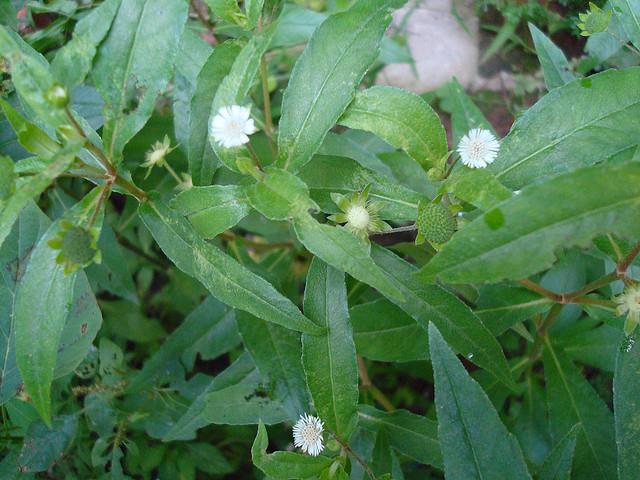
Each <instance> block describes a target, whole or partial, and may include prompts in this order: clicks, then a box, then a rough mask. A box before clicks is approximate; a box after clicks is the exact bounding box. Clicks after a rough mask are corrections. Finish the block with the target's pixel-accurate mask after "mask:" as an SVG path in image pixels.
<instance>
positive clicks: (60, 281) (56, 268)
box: [15, 187, 103, 425]
mask: <svg viewBox="0 0 640 480" xmlns="http://www.w3.org/2000/svg"><path fill="white" fill-rule="evenodd" d="M101 189H102V187H98V188H96V189H94V191H93V192H92V193H90V194H89V195H87V196H86V197H85V198H84V199H83V200H82V201H81V202H80V203H78V204H76V205H75V206H74V207H73V208H72V209H71V210H69V211H67V213H65V214H64V215H63V216H62V217H61V218H60V219H58V220H57V221H56V222H54V223H53V224H52V225H51V226H50V227H49V229H48V230H47V232H46V233H45V234H44V236H43V237H42V238H40V240H39V241H38V243H37V244H36V246H35V248H34V250H33V253H32V254H31V258H30V260H29V265H28V266H27V270H26V272H25V274H24V277H23V278H22V281H21V282H20V284H19V286H18V291H17V294H16V300H15V302H16V306H15V329H16V357H17V362H18V368H19V369H20V373H21V374H22V378H23V380H24V384H25V387H26V389H27V392H28V393H29V395H30V396H31V398H32V400H33V403H34V405H35V407H36V409H37V410H38V413H40V415H41V416H42V418H43V419H44V421H45V422H46V423H47V425H49V422H50V417H51V399H50V398H49V392H50V389H51V382H52V380H53V370H54V367H55V362H56V352H57V349H58V344H59V342H60V337H61V334H62V330H63V328H64V325H65V321H66V319H67V314H68V313H69V308H70V306H71V302H72V300H73V287H74V283H75V281H76V275H77V274H78V271H77V270H76V271H75V272H73V273H71V274H69V275H67V274H65V271H64V270H65V268H64V265H63V264H61V263H57V262H56V257H57V256H58V254H59V253H60V251H58V250H54V249H53V248H51V247H50V246H49V245H47V242H48V241H50V240H53V239H54V238H56V237H57V235H58V232H59V231H60V229H61V228H62V227H61V225H60V222H61V221H62V220H65V221H67V222H71V223H76V222H79V221H80V220H81V219H84V218H86V211H87V209H88V208H90V206H91V204H92V202H94V201H95V197H96V196H97V195H98V194H99V191H100V190H101ZM102 215H103V212H102V213H101V214H99V215H98V217H97V219H96V223H95V224H94V227H95V228H98V229H99V228H100V225H101V224H102ZM87 349H88V347H87Z"/></svg>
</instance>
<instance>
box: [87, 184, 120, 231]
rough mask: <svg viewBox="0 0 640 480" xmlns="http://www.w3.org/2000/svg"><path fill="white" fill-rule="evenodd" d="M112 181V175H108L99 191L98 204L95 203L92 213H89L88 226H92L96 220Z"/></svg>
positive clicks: (107, 195)
mask: <svg viewBox="0 0 640 480" xmlns="http://www.w3.org/2000/svg"><path fill="white" fill-rule="evenodd" d="M113 181H114V179H113V177H109V179H108V180H107V182H106V183H105V184H104V185H103V187H102V190H101V191H100V196H99V197H98V204H97V205H96V208H95V209H94V210H93V215H91V220H89V227H88V228H91V227H93V224H94V222H95V221H96V218H98V213H99V212H100V209H101V208H102V204H103V203H104V199H105V198H107V197H109V193H110V192H111V187H112V186H113Z"/></svg>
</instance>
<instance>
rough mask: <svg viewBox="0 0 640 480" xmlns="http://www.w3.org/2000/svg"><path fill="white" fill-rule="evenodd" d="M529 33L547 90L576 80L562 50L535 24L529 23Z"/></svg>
mask: <svg viewBox="0 0 640 480" xmlns="http://www.w3.org/2000/svg"><path fill="white" fill-rule="evenodd" d="M529 31H530V32H531V38H533V44H534V45H535V47H536V54H537V55H538V60H539V61H540V66H541V67H542V73H543V74H544V83H546V85H547V90H553V89H554V88H556V87H561V86H562V85H565V84H567V83H569V82H571V81H573V80H575V78H576V77H575V75H574V74H573V70H572V68H571V65H569V62H568V61H567V57H565V56H564V53H562V50H560V49H559V48H558V47H556V46H555V45H554V43H553V42H552V41H551V40H550V39H549V38H548V37H547V36H546V35H545V34H544V33H542V32H541V31H540V30H538V29H537V28H536V26H535V25H534V24H533V23H529Z"/></svg>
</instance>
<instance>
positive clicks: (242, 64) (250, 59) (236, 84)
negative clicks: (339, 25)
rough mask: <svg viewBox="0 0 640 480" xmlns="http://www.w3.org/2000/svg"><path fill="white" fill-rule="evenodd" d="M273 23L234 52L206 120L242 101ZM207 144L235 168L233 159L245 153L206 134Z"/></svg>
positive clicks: (246, 154)
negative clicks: (222, 144)
mask: <svg viewBox="0 0 640 480" xmlns="http://www.w3.org/2000/svg"><path fill="white" fill-rule="evenodd" d="M276 26H277V24H272V25H271V26H269V27H268V28H267V29H266V30H265V31H264V32H262V33H261V34H260V35H255V36H254V37H253V38H252V39H251V40H249V43H247V44H246V45H245V46H244V48H243V49H242V51H241V52H240V53H239V54H238V55H236V58H235V62H234V63H233V66H232V67H231V71H229V72H228V75H227V76H226V77H225V78H224V80H223V81H222V83H221V84H220V87H218V91H217V92H216V94H215V97H214V98H213V104H212V106H211V116H210V119H209V121H210V120H211V119H212V118H213V117H215V116H216V115H217V114H218V111H219V110H220V108H222V107H230V106H232V105H243V106H244V105H246V103H247V102H246V99H247V95H248V94H249V91H250V90H251V87H252V86H253V81H254V79H255V77H256V73H257V72H258V67H259V66H260V59H261V58H262V55H263V54H264V52H265V51H266V50H267V47H268V46H269V42H270V41H271V37H272V36H273V32H274V31H275V28H276ZM209 143H210V144H211V148H213V151H214V152H215V153H216V155H217V156H218V158H219V159H220V160H221V161H222V163H224V164H225V166H226V167H227V168H230V169H231V170H234V171H238V166H237V165H236V159H237V158H238V156H245V157H248V156H249V152H247V149H246V147H244V146H242V147H232V148H225V147H222V146H220V145H219V144H218V142H216V141H215V140H214V139H213V137H209Z"/></svg>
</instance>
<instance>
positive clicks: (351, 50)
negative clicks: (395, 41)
mask: <svg viewBox="0 0 640 480" xmlns="http://www.w3.org/2000/svg"><path fill="white" fill-rule="evenodd" d="M405 3H406V0H390V1H386V2H378V1H375V0H358V1H356V3H354V4H353V6H352V7H351V8H350V9H349V10H347V11H346V12H342V13H337V14H334V15H332V16H330V17H329V18H328V19H327V20H325V21H324V22H322V24H320V26H319V27H318V28H317V29H316V30H315V32H314V33H313V36H312V37H311V40H310V41H309V44H308V45H307V48H306V50H305V51H304V52H303V53H302V55H301V56H300V58H299V59H298V61H297V62H296V65H295V67H294V68H293V71H292V72H291V79H290V80H289V86H288V87H287V89H286V90H285V93H284V97H283V100H282V118H281V119H280V129H279V134H278V158H277V160H276V165H277V166H278V167H280V168H283V169H285V170H289V171H292V172H296V171H298V170H299V169H300V167H302V166H303V165H304V164H305V163H307V162H308V161H309V160H311V157H312V156H313V154H314V153H315V151H316V150H317V149H318V147H320V144H321V143H322V140H323V139H324V137H325V135H326V134H327V132H328V131H329V129H330V128H331V127H332V126H333V125H334V124H335V123H336V121H337V120H338V118H340V116H341V115H342V113H343V112H344V110H345V108H346V107H347V105H349V103H350V102H351V100H352V99H353V97H354V95H355V93H356V89H357V87H358V85H359V84H360V81H361V80H362V77H363V76H364V73H365V72H366V71H367V69H368V68H369V67H370V66H371V64H372V63H373V62H374V61H375V59H376V57H377V56H378V49H379V45H380V42H381V40H382V37H383V35H384V32H385V31H386V30H387V27H388V26H389V24H390V22H391V12H392V11H393V10H395V9H396V8H399V7H401V6H402V5H404V4H405Z"/></svg>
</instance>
